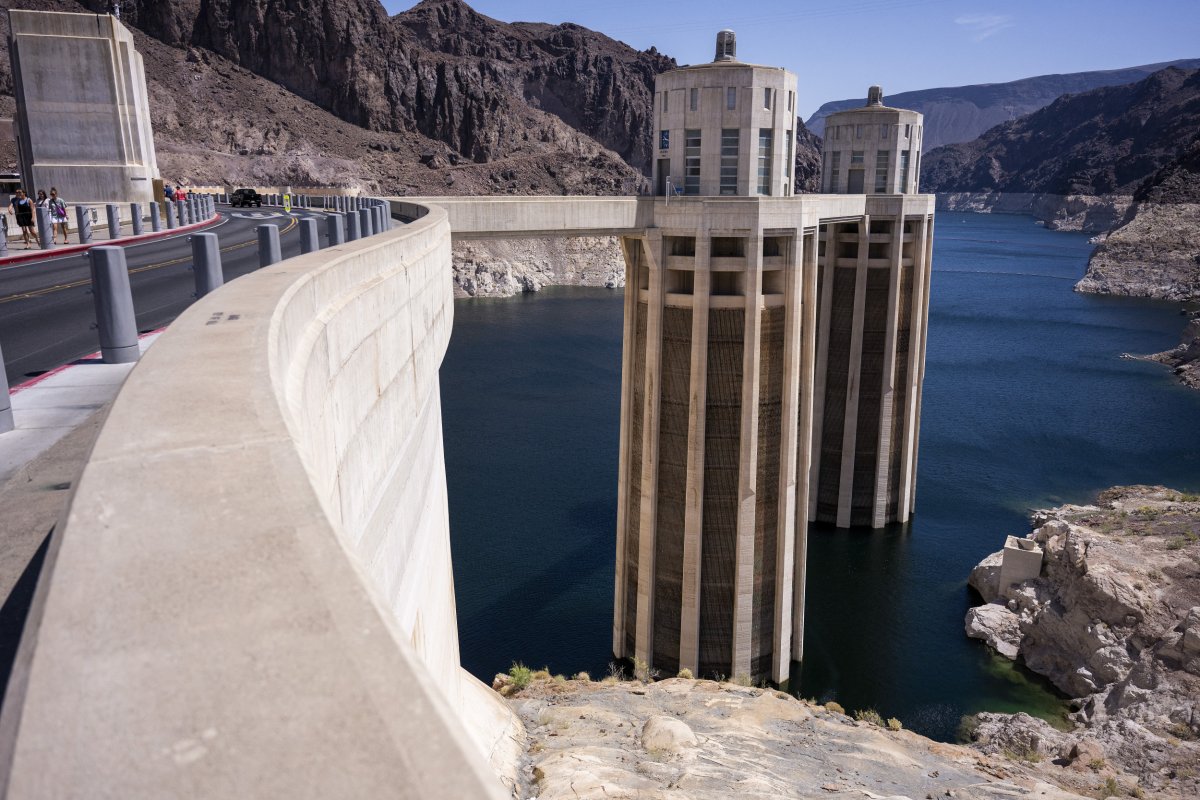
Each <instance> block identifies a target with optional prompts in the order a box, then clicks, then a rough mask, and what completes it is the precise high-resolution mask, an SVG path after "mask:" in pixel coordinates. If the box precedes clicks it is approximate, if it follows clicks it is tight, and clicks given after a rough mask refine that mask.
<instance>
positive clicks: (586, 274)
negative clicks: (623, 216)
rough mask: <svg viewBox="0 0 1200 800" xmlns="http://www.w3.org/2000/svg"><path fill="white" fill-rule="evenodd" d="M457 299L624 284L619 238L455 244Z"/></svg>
mask: <svg viewBox="0 0 1200 800" xmlns="http://www.w3.org/2000/svg"><path fill="white" fill-rule="evenodd" d="M452 257H453V263H454V296H455V297H459V298H462V297H510V296H512V295H515V294H521V293H523V292H536V291H540V290H541V289H543V288H545V287H546V286H602V287H605V288H608V289H619V288H622V287H624V286H625V260H624V258H623V257H622V255H621V245H620V243H619V241H618V239H617V238H616V237H615V236H577V237H572V238H553V239H551V238H547V239H490V240H486V241H483V240H480V241H466V242H456V243H455V244H454V250H453V253H452Z"/></svg>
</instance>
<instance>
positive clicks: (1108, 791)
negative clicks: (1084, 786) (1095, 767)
mask: <svg viewBox="0 0 1200 800" xmlns="http://www.w3.org/2000/svg"><path fill="white" fill-rule="evenodd" d="M1120 793H1121V786H1120V784H1118V783H1117V779H1116V778H1108V779H1106V780H1105V781H1104V785H1103V786H1101V787H1100V797H1101V798H1105V797H1115V796H1117V795H1119V794H1120Z"/></svg>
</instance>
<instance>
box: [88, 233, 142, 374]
mask: <svg viewBox="0 0 1200 800" xmlns="http://www.w3.org/2000/svg"><path fill="white" fill-rule="evenodd" d="M88 257H89V258H90V259H91V265H92V301H93V303H94V304H95V307H96V327H98V328H99V329H100V353H101V355H103V356H104V363H106V364H128V363H129V362H131V361H137V360H138V332H137V317H136V316H135V315H134V313H133V293H132V292H131V291H130V289H129V270H128V268H127V267H126V266H125V249H124V248H121V247H93V248H92V249H91V250H89V251H88Z"/></svg>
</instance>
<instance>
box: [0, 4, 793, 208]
mask: <svg viewBox="0 0 1200 800" xmlns="http://www.w3.org/2000/svg"><path fill="white" fill-rule="evenodd" d="M0 7H5V8H7V7H12V8H34V9H42V10H59V11H88V10H90V11H103V10H105V9H107V7H108V2H107V0H0ZM122 11H123V17H122V18H123V20H124V21H125V22H126V23H127V24H129V25H130V26H131V27H133V28H134V29H135V34H136V35H137V41H138V48H139V50H140V51H141V52H142V54H143V57H144V58H145V61H146V67H147V78H148V82H149V88H150V95H151V97H150V100H151V109H152V112H153V114H154V117H155V120H154V124H155V137H156V143H157V146H158V150H159V162H160V168H161V170H162V172H163V174H164V176H168V177H169V178H171V179H173V180H177V181H183V182H185V183H189V184H218V183H220V184H227V183H239V182H247V183H261V184H288V183H290V184H294V185H317V184H338V185H348V186H357V187H362V188H365V189H371V190H378V191H387V192H397V193H404V192H409V193H428V194H463V193H482V194H495V193H535V194H557V193H600V194H612V193H632V192H635V191H638V190H639V189H640V188H643V187H644V186H645V178H644V175H645V173H646V171H648V168H649V163H650V146H651V142H652V137H651V135H650V125H651V120H652V102H651V101H652V95H653V86H654V77H655V75H657V74H658V73H659V72H661V71H663V70H665V69H668V68H670V67H672V66H673V65H674V63H675V62H674V61H673V60H672V59H670V58H667V57H666V56H663V55H661V54H659V53H657V52H656V51H655V50H654V49H651V50H648V51H645V52H640V51H637V50H634V49H633V48H630V47H628V46H627V45H625V44H622V43H621V42H617V41H615V40H613V39H610V38H608V37H606V36H604V35H603V34H600V33H596V32H594V31H590V30H588V29H586V28H582V27H580V26H578V25H572V24H563V25H545V24H539V23H513V24H509V23H504V22H499V21H497V20H493V19H490V18H488V17H486V16H483V15H482V14H479V13H477V12H475V11H474V10H473V9H471V8H470V6H468V5H467V4H466V3H464V2H462V1H461V0H423V2H421V3H419V4H418V5H416V6H415V7H414V8H412V9H410V10H409V11H406V12H403V13H401V14H397V15H395V16H391V17H389V16H388V15H387V13H386V12H385V11H384V9H383V6H382V5H381V4H380V2H378V0H339V2H332V0H181V1H180V2H173V3H164V2H160V1H159V0H125V2H124V3H123V4H122ZM7 61H8V60H7V58H4V59H0V92H3V94H4V95H7V96H0V113H4V111H10V112H11V109H12V98H11V91H12V89H11V76H10V75H9V74H8V68H7ZM803 141H809V140H803ZM810 144H811V143H810ZM3 155H7V156H8V158H7V159H6V160H8V161H9V162H10V163H11V162H12V161H13V159H12V154H11V146H9V151H8V152H7V153H4V154H3ZM816 158H817V154H816V153H815V152H809V151H808V150H806V147H805V146H804V145H803V144H802V145H801V147H800V148H799V149H798V152H797V162H798V170H797V172H798V176H797V177H798V183H800V184H801V185H800V187H799V188H801V190H803V189H804V188H805V186H804V184H803V179H804V178H805V177H806V176H809V175H810V172H811V170H810V169H809V168H808V167H805V166H803V165H805V164H808V163H809V162H813V163H815V161H816ZM806 169H808V170H809V171H806Z"/></svg>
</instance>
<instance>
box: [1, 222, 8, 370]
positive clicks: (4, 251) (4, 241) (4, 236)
mask: <svg viewBox="0 0 1200 800" xmlns="http://www.w3.org/2000/svg"><path fill="white" fill-rule="evenodd" d="M7 255H8V225H7V224H5V225H4V226H3V230H0V257H3V256H7ZM0 363H3V362H0Z"/></svg>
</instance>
